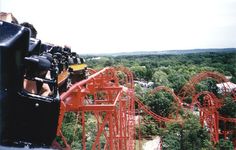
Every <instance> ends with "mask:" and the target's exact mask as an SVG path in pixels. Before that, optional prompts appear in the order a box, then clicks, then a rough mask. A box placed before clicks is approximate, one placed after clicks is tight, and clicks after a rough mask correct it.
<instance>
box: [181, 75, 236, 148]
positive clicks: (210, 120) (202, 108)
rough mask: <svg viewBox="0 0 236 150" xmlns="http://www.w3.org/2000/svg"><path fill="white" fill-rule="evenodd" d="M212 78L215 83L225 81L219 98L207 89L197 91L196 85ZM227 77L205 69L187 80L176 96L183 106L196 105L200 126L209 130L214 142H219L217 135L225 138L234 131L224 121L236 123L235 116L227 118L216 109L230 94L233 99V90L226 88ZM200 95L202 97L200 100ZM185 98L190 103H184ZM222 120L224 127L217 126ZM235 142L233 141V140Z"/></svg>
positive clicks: (191, 106) (192, 106) (227, 86)
mask: <svg viewBox="0 0 236 150" xmlns="http://www.w3.org/2000/svg"><path fill="white" fill-rule="evenodd" d="M206 79H212V80H215V81H216V82H217V83H226V84H225V85H224V91H223V93H222V95H221V98H218V97H217V96H216V95H215V94H214V93H212V92H209V91H200V92H197V90H196V85H197V84H198V83H200V82H201V81H203V80H206ZM227 82H228V79H226V77H225V76H224V75H222V74H220V73H218V72H210V71H205V72H201V73H199V74H197V75H195V76H193V77H192V78H191V79H190V80H189V82H187V83H186V84H185V85H184V86H183V88H182V89H181V90H180V92H179V95H178V97H180V99H181V103H182V104H185V106H189V107H190V108H191V109H193V108H194V107H197V108H198V110H199V118H200V123H201V125H202V126H206V127H207V128H208V130H209V132H210V135H211V140H212V142H213V143H214V144H216V143H218V142H219V135H220V134H223V136H224V139H227V136H228V135H230V134H231V135H232V134H234V133H235V132H236V131H235V130H234V131H227V129H226V128H225V127H226V123H228V122H231V123H233V124H234V125H236V118H227V117H225V116H221V115H220V114H219V112H218V110H219V109H220V108H221V107H222V106H223V105H224V102H225V98H226V97H227V96H231V97H232V99H233V100H234V101H235V100H236V99H235V93H234V91H233V90H232V91H228V90H227V88H230V86H229V85H228V84H227ZM200 97H203V99H202V100H201V99H200ZM187 98H191V100H192V102H191V104H190V105H188V104H186V103H185V100H186V99H187ZM221 121H222V122H223V124H224V129H220V128H219V123H220V122H221ZM233 142H234V144H235V141H233Z"/></svg>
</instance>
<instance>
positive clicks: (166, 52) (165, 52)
mask: <svg viewBox="0 0 236 150" xmlns="http://www.w3.org/2000/svg"><path fill="white" fill-rule="evenodd" d="M206 52H215V53H222V52H236V48H211V49H189V50H162V51H137V52H120V53H110V54H106V53H104V54H94V55H95V56H114V57H115V56H132V55H182V54H193V53H206ZM94 55H93V54H87V55H86V54H84V55H83V56H94Z"/></svg>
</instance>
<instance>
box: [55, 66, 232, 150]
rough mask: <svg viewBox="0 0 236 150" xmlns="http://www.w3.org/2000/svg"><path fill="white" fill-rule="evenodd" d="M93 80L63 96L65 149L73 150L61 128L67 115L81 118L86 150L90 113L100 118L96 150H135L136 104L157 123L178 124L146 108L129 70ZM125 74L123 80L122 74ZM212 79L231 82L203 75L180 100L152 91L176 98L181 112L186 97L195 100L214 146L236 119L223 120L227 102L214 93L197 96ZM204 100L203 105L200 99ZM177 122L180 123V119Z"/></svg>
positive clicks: (112, 70) (109, 72) (110, 71)
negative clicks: (200, 85) (224, 127)
mask: <svg viewBox="0 0 236 150" xmlns="http://www.w3.org/2000/svg"><path fill="white" fill-rule="evenodd" d="M89 72H90V74H92V75H91V76H89V77H88V78H87V79H85V80H83V81H80V82H78V83H76V84H74V85H72V86H71V87H70V88H69V90H67V91H66V92H65V93H63V94H62V95H61V111H60V118H59V125H58V131H57V135H58V136H60V137H61V138H62V140H63V142H64V144H65V146H66V147H65V149H70V148H71V147H70V145H69V144H68V143H67V140H66V138H65V137H64V136H63V133H62V130H61V127H62V121H63V118H64V115H65V113H67V112H75V113H77V114H79V115H80V118H81V126H82V147H83V150H85V149H86V141H87V138H88V136H87V135H86V128H85V126H86V118H85V114H86V113H90V114H92V115H93V116H94V118H96V124H97V129H96V131H97V132H96V133H94V134H96V135H95V139H94V140H93V141H94V142H93V144H92V149H93V150H95V149H107V150H108V149H109V150H113V149H119V150H122V149H124V150H133V149H135V102H136V103H137V106H138V109H139V110H143V111H144V112H145V113H146V114H148V115H151V116H152V117H153V118H154V119H155V120H156V121H157V122H163V123H165V122H171V121H175V122H176V121H177V120H174V119H173V118H166V117H162V116H160V115H157V114H155V113H154V112H152V111H151V110H150V109H149V108H148V107H147V106H146V105H144V104H143V103H142V102H141V101H140V100H138V99H137V98H136V97H135V95H134V94H135V93H134V83H133V75H132V73H131V72H130V71H129V70H128V69H127V68H125V67H116V68H113V67H109V68H104V69H102V70H100V71H98V72H96V71H95V70H92V69H90V70H89ZM120 73H122V78H119V77H118V74H120ZM208 78H212V79H214V80H216V81H217V82H226V81H227V79H226V78H225V77H224V76H223V75H221V74H219V73H215V72H203V73H199V74H198V75H196V76H194V77H193V78H192V79H190V81H189V82H188V83H186V85H185V86H184V87H183V88H182V90H181V92H180V93H179V96H176V94H175V93H174V91H173V90H171V89H169V88H167V87H164V86H160V87H157V88H155V89H154V90H153V91H152V94H154V93H156V92H159V91H164V92H167V93H169V94H171V95H172V97H173V99H174V101H175V102H176V103H177V105H178V110H179V109H180V107H182V106H183V100H184V98H185V97H186V96H191V97H192V103H191V104H190V106H191V108H193V107H194V106H197V107H198V108H199V110H200V122H201V124H202V126H207V128H208V129H209V132H210V135H211V139H212V141H213V142H214V143H217V142H218V141H219V134H223V135H224V137H225V138H226V137H227V135H228V134H231V133H232V132H234V131H223V130H222V131H219V121H220V120H221V121H223V122H233V123H236V119H235V118H225V117H223V116H220V115H219V113H218V109H219V108H220V107H222V105H223V99H219V98H217V97H216V96H215V95H214V94H213V93H211V92H208V91H202V92H200V93H197V91H196V90H195V85H196V84H198V83H199V82H201V81H202V80H204V79H208ZM200 96H203V97H204V100H203V102H202V101H201V102H200V101H199V97H200ZM175 119H178V118H177V117H176V118H175ZM102 136H103V137H105V143H106V144H105V145H104V146H102V145H101V141H100V140H101V137H102Z"/></svg>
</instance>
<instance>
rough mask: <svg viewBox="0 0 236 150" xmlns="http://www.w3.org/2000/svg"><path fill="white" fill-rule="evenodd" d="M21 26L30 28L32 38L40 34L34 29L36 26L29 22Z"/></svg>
mask: <svg viewBox="0 0 236 150" xmlns="http://www.w3.org/2000/svg"><path fill="white" fill-rule="evenodd" d="M20 25H21V26H24V27H27V28H29V29H30V31H31V37H32V38H36V36H37V33H38V32H37V30H36V29H35V28H34V26H33V25H32V24H30V23H28V22H23V23H21V24H20Z"/></svg>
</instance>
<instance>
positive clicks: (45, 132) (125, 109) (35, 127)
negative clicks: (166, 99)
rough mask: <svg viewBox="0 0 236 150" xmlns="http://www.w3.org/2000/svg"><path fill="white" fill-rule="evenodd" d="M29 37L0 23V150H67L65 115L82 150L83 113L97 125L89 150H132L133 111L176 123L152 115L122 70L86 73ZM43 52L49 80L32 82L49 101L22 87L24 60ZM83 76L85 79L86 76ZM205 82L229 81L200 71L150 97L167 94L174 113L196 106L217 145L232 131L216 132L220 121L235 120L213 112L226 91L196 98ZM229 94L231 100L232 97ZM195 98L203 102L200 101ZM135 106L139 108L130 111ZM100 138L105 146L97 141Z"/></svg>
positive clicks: (62, 51) (65, 53) (63, 51)
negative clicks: (24, 149)
mask: <svg viewBox="0 0 236 150" xmlns="http://www.w3.org/2000/svg"><path fill="white" fill-rule="evenodd" d="M29 35H30V32H29V30H28V29H26V28H24V27H21V26H17V25H14V24H10V23H6V22H3V21H0V54H1V55H0V56H1V64H0V65H1V72H0V73H1V76H0V83H1V84H0V85H1V86H0V87H1V95H0V100H1V101H0V103H1V105H0V107H1V112H2V113H1V114H0V115H1V116H0V117H1V126H0V137H1V138H0V142H1V145H6V146H16V147H21V146H25V145H29V146H30V147H45V148H47V147H51V146H53V147H57V148H58V149H70V148H71V146H70V144H69V143H68V142H67V139H66V137H65V136H64V135H63V132H62V123H63V119H64V115H65V113H67V112H75V113H76V114H77V116H78V118H77V119H78V122H79V123H80V124H81V127H82V149H86V141H87V138H89V137H88V135H87V134H86V128H85V127H86V123H87V121H86V117H85V115H86V114H87V113H90V114H92V115H93V116H94V118H95V120H96V121H95V122H96V131H97V132H96V133H94V134H95V138H94V140H93V144H92V149H109V150H112V149H119V150H122V149H125V150H133V149H135V132H136V129H135V126H137V124H136V123H135V110H137V111H138V112H139V111H140V110H143V112H145V113H146V114H148V115H151V116H152V117H153V118H154V119H155V120H156V121H157V122H162V123H165V122H180V123H181V119H179V117H178V116H177V115H176V116H177V117H176V118H166V117H162V116H160V115H157V114H155V113H153V112H152V111H151V110H150V109H149V108H148V107H147V106H145V105H144V104H143V103H142V102H141V101H140V100H138V98H137V97H135V93H134V83H133V75H132V73H131V72H130V71H129V70H128V69H127V68H125V67H108V68H104V69H102V70H100V71H98V72H96V71H95V70H92V69H87V67H86V65H85V64H83V63H81V62H83V60H82V59H80V58H79V57H78V55H76V54H72V53H71V52H70V50H68V49H67V48H63V47H56V46H52V45H47V44H42V43H41V41H37V40H35V39H30V38H29ZM29 47H30V48H29ZM45 53H50V54H51V55H52V58H53V60H52V65H51V67H50V71H51V79H44V78H39V77H34V78H33V79H32V80H34V81H37V82H43V83H47V84H49V85H50V88H51V89H52V91H53V94H52V95H51V96H48V97H44V96H40V95H37V94H32V93H28V92H26V91H25V90H24V89H23V88H22V85H23V79H24V78H25V76H24V74H25V73H24V67H25V66H27V62H26V63H24V62H25V58H26V57H31V55H33V54H34V55H35V54H37V55H41V56H42V54H44V55H45ZM73 60H77V61H73ZM23 64H26V65H23ZM6 65H7V66H6ZM37 65H39V64H37ZM86 74H89V76H87V77H86V76H85V75H86ZM120 74H121V75H122V78H120V77H119V75H120ZM208 78H212V79H213V80H215V81H217V82H219V83H221V82H227V81H228V80H227V79H226V78H225V77H224V76H223V75H221V74H219V73H216V72H203V73H200V74H197V75H195V76H194V77H192V78H191V80H190V81H189V82H188V83H187V84H185V86H184V87H183V88H182V90H181V91H180V93H179V94H178V95H176V94H175V93H174V91H173V90H171V89H169V88H167V87H164V86H160V87H157V88H155V89H154V90H153V91H152V94H155V93H156V92H160V91H164V92H167V93H169V94H170V95H172V97H173V99H174V101H175V102H176V104H177V107H178V109H177V112H176V114H178V111H179V110H180V109H186V108H188V109H193V108H194V107H197V108H198V109H199V111H200V122H201V124H202V126H207V128H208V129H209V132H210V135H211V140H212V142H213V143H217V142H218V141H219V134H223V136H224V138H225V139H226V138H227V136H228V135H229V134H233V133H234V132H235V131H226V130H220V129H219V122H220V121H222V122H224V123H226V122H231V123H234V125H235V123H236V119H235V118H225V117H223V116H220V115H219V113H218V109H219V108H221V107H222V106H223V105H224V103H223V102H224V96H226V94H227V93H226V90H225V95H224V96H222V97H221V98H218V97H217V96H216V95H214V94H213V93H212V92H209V91H202V92H200V93H198V92H197V91H196V90H195V85H196V84H198V83H199V82H201V81H202V80H205V79H208ZM226 88H227V87H225V89H226ZM228 95H230V96H233V97H234V96H235V94H234V93H230V94H228ZM188 97H191V98H192V102H191V103H190V104H186V102H185V101H186V99H187V98H188ZM200 97H203V101H202V100H200ZM135 103H136V104H137V106H138V108H135ZM186 106H187V107H186ZM56 136H58V137H61V139H62V141H63V142H64V145H65V147H64V148H62V147H61V146H59V144H58V143H57V142H56V141H55V138H56ZM102 137H103V138H104V139H105V144H104V143H103V144H102V142H101V139H102ZM138 137H140V135H139V136H138ZM140 148H141V147H140Z"/></svg>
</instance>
